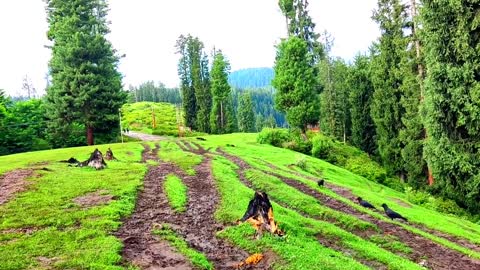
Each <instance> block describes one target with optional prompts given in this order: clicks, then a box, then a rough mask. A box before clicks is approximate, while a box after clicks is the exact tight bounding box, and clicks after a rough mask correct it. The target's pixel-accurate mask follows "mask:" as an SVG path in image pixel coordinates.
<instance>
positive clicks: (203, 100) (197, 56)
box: [176, 35, 212, 132]
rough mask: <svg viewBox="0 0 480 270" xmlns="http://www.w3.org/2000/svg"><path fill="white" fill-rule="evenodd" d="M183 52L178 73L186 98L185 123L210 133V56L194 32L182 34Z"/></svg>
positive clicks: (180, 50)
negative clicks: (193, 35) (208, 56)
mask: <svg viewBox="0 0 480 270" xmlns="http://www.w3.org/2000/svg"><path fill="white" fill-rule="evenodd" d="M176 48H177V53H178V54H180V60H179V63H178V75H179V77H180V84H181V87H180V89H181V92H182V97H183V110H184V112H185V124H186V125H187V126H188V127H190V128H192V129H195V130H198V131H201V132H210V125H209V124H210V121H209V120H210V111H211V107H212V94H211V92H210V82H209V73H208V58H207V56H206V54H205V52H204V51H203V49H204V45H203V43H202V42H201V41H200V40H199V39H198V38H196V37H192V36H191V35H187V36H183V35H181V36H180V37H179V38H178V40H177V44H176Z"/></svg>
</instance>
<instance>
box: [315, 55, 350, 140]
mask: <svg viewBox="0 0 480 270" xmlns="http://www.w3.org/2000/svg"><path fill="white" fill-rule="evenodd" d="M320 75H321V76H320V81H321V84H322V85H323V92H322V93H321V95H320V125H321V129H322V132H323V133H325V134H326V135H328V136H331V137H333V138H336V139H337V140H340V141H344V142H346V140H347V136H348V137H349V136H350V108H349V107H350V106H349V100H348V90H349V89H348V87H347V79H348V66H347V65H346V64H345V63H344V62H343V60H341V59H334V60H332V59H330V58H329V57H327V58H326V59H324V60H322V61H321V63H320Z"/></svg>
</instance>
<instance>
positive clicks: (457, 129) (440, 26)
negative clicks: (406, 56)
mask: <svg viewBox="0 0 480 270" xmlns="http://www.w3.org/2000/svg"><path fill="white" fill-rule="evenodd" d="M423 5H424V6H423V8H422V23H423V31H424V32H423V35H422V36H423V42H424V49H425V60H426V69H427V70H428V72H427V77H426V81H425V111H426V117H425V124H426V128H427V130H428V138H427V143H426V146H425V150H424V151H425V155H426V158H427V160H428V164H429V165H430V166H431V169H432V172H433V176H434V177H435V184H434V186H433V187H434V188H435V190H436V191H437V192H439V193H441V194H443V195H445V196H447V197H448V198H451V199H453V200H455V201H457V202H458V203H459V204H460V205H461V206H464V207H466V208H468V209H469V210H471V211H472V212H476V213H478V212H479V209H480V128H479V127H480V114H479V111H480V76H479V74H480V64H479V62H478V59H480V24H479V17H478V14H479V12H480V3H479V2H478V1H473V0H463V1H462V0H435V1H432V0H424V1H423Z"/></svg>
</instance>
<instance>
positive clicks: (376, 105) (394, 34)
mask: <svg viewBox="0 0 480 270" xmlns="http://www.w3.org/2000/svg"><path fill="white" fill-rule="evenodd" d="M373 19H374V20H375V21H376V22H377V23H378V24H379V25H380V30H381V37H380V39H379V44H378V48H377V49H378V51H379V52H378V54H377V55H375V56H374V59H373V63H372V82H373V86H374V89H375V91H374V93H373V102H372V107H371V116H372V119H373V121H374V123H375V127H376V133H377V145H378V152H379V154H380V158H381V160H382V162H383V165H384V166H385V167H386V169H387V171H388V172H389V173H391V174H397V175H400V176H402V177H403V176H404V164H403V159H402V156H401V149H402V147H403V145H402V143H401V140H400V138H399V133H400V130H401V129H402V128H403V127H404V126H403V123H402V116H403V113H404V109H403V107H402V105H401V102H400V101H401V97H402V89H401V85H402V81H403V76H402V75H403V74H402V67H401V65H402V57H403V54H404V53H405V50H406V48H407V40H406V38H405V36H404V31H403V30H404V26H405V25H406V12H405V7H404V6H403V5H402V4H401V3H400V0H379V1H378V9H377V10H376V11H375V12H374V15H373Z"/></svg>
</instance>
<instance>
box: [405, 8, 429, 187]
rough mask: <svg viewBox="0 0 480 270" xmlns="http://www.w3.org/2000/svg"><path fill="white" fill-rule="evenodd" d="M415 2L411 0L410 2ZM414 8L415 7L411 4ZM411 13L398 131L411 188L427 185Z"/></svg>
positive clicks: (418, 62) (419, 75)
mask: <svg viewBox="0 0 480 270" xmlns="http://www.w3.org/2000/svg"><path fill="white" fill-rule="evenodd" d="M411 4H412V5H415V0H413V1H412V3H411ZM412 10H413V11H415V10H416V9H415V6H412ZM415 16H416V14H415V12H411V14H410V17H409V18H408V20H409V21H408V25H410V27H411V34H410V36H408V37H407V42H408V45H407V48H406V51H405V53H404V54H403V57H402V62H401V65H400V67H401V73H402V78H403V81H402V85H401V87H400V88H401V90H402V98H401V104H402V106H403V108H404V113H403V115H402V123H403V125H404V127H403V129H402V130H400V133H399V138H400V140H401V142H402V145H403V149H402V152H401V154H402V158H403V161H404V166H405V172H406V175H407V181H408V183H409V185H410V186H412V187H415V188H421V187H424V186H425V185H426V184H427V181H426V176H427V171H428V170H427V164H426V162H425V160H424V157H423V144H424V139H425V129H424V126H423V122H422V117H421V114H420V106H421V102H422V100H423V97H422V90H421V89H422V83H423V78H422V76H423V75H422V73H423V66H422V65H423V64H422V62H421V61H422V59H421V57H420V48H419V46H420V45H419V43H418V39H417V35H416V32H417V31H416V28H415V25H416V24H415Z"/></svg>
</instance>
